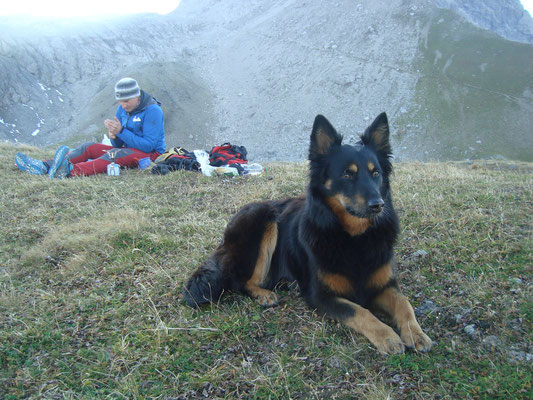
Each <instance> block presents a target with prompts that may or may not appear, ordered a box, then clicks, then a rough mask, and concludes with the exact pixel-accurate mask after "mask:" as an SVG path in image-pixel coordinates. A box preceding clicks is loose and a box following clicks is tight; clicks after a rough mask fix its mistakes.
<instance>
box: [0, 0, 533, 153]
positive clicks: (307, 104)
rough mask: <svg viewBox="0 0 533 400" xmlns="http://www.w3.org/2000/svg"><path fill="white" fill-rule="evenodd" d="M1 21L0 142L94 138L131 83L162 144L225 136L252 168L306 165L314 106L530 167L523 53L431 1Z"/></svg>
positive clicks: (427, 149)
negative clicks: (116, 93) (265, 163)
mask: <svg viewBox="0 0 533 400" xmlns="http://www.w3.org/2000/svg"><path fill="white" fill-rule="evenodd" d="M13 26H16V24H15V22H11V23H1V22H0V34H1V36H0V37H1V38H0V71H2V76H4V79H2V80H1V81H0V90H2V91H3V93H5V95H4V96H3V98H2V99H1V100H0V111H1V114H0V118H1V120H0V137H2V138H3V139H4V140H11V141H18V142H24V143H30V144H35V145H40V146H43V145H51V144H56V143H60V142H72V143H73V142H76V141H82V140H89V139H94V140H99V138H101V135H102V134H103V133H104V132H105V130H104V128H103V124H102V121H103V119H104V118H106V117H109V116H110V115H112V113H113V112H114V108H115V107H116V104H115V103H114V101H113V91H112V90H113V84H114V82H116V81H117V80H118V79H119V78H121V77H123V76H126V75H129V76H134V77H135V78H137V79H138V80H139V82H140V84H141V86H142V87H143V88H144V89H146V90H147V91H148V92H150V93H151V94H153V95H154V96H155V97H157V98H158V99H159V100H160V101H162V103H163V109H164V111H165V115H166V128H167V144H168V145H169V146H174V145H181V146H184V147H186V148H189V149H193V148H206V149H209V146H211V145H214V144H220V143H221V142H224V141H231V142H234V143H236V144H241V145H245V146H246V147H247V148H248V149H249V154H250V156H251V157H252V158H254V159H256V160H259V161H260V160H302V159H305V157H306V151H307V143H308V135H309V132H310V127H311V125H312V120H313V118H314V116H315V115H316V114H317V113H322V114H324V115H326V117H328V118H329V119H331V121H332V122H333V124H334V125H335V126H336V127H338V129H339V131H340V132H341V133H342V134H344V136H345V138H346V140H347V141H351V142H353V141H355V140H356V139H357V135H358V134H359V133H361V132H362V131H363V130H364V128H365V127H366V125H368V124H369V123H370V122H371V119H373V117H374V116H375V115H377V114H378V113H379V112H381V111H387V113H388V114H389V117H390V119H391V123H392V126H393V141H394V143H395V147H396V148H397V149H398V151H397V153H398V156H399V157H400V158H404V159H418V160H426V159H460V158H479V157H483V158H486V157H500V156H503V157H505V158H517V159H526V160H528V159H529V160H530V159H532V158H533V156H532V155H531V151H530V150H528V146H529V144H531V145H532V147H533V144H532V143H531V140H530V139H528V137H532V136H533V135H530V133H531V126H533V124H531V122H532V121H531V117H530V115H532V111H533V110H532V107H531V102H530V101H529V100H530V97H531V93H533V83H531V82H529V81H528V78H527V77H528V76H531V75H529V74H531V73H533V71H532V70H531V67H530V66H531V65H532V64H533V58H532V56H533V51H532V49H533V47H531V46H530V45H525V44H520V43H516V42H509V41H507V40H504V39H501V38H499V37H497V36H496V35H495V34H491V33H489V32H486V31H483V30H481V29H479V28H476V27H474V26H472V25H471V24H470V23H469V22H467V21H464V20H463V19H462V18H461V17H458V16H457V14H455V13H454V12H452V11H448V10H443V9H440V8H437V7H436V6H435V5H433V3H432V2H429V1H410V0H392V1H388V2H386V3H385V2H374V3H372V4H370V5H365V6H363V5H362V4H354V3H353V2H351V1H337V2H334V3H331V5H328V7H326V6H324V4H323V3H321V2H318V1H314V0H312V1H307V2H305V3H301V2H295V1H290V0H273V1H271V2H268V3H265V2H264V1H259V0H252V1H250V2H247V3H246V5H245V6H244V5H243V4H242V3H240V2H238V1H236V0H234V1H231V0H229V1H225V2H218V1H214V0H203V1H188V0H183V1H182V3H181V4H180V6H179V7H178V8H177V9H176V10H175V11H174V12H173V13H171V14H169V15H167V16H159V15H151V14H146V15H138V16H133V17H127V18H126V17H123V18H118V19H110V20H106V21H101V22H94V21H93V22H89V23H86V24H84V25H83V26H82V27H79V26H75V25H74V24H73V23H68V22H63V26H59V27H58V26H56V27H53V26H51V24H50V25H46V26H44V27H42V29H41V31H39V29H37V31H38V35H35V33H34V32H33V36H32V32H31V31H30V30H29V29H26V31H25V32H20V31H19V32H16V30H14V28H13ZM132 27H135V29H134V32H135V34H131V32H132ZM439 27H441V28H442V29H440V28H439ZM43 31H44V33H43ZM10 32H11V33H10ZM57 32H63V33H61V34H58V33H57ZM459 33H460V35H462V37H459ZM428 38H429V39H428ZM465 38H466V39H465ZM476 41H477V42H480V43H483V46H481V47H480V46H477V47H476ZM458 45H460V46H461V47H460V48H456V47H454V46H458ZM468 52H470V53H468ZM522 53H525V55H522ZM458 54H461V57H458V56H457V55H458ZM465 54H469V55H468V56H465ZM470 54H474V55H475V57H472V56H471V55H470ZM494 54H496V55H494ZM498 54H505V57H509V60H513V59H519V60H520V66H521V67H522V71H516V70H517V68H515V66H514V65H511V69H510V70H511V71H512V72H513V74H514V75H515V76H514V77H512V78H511V79H510V78H508V77H507V72H506V71H507V70H509V68H510V67H509V66H506V65H505V63H503V62H501V61H502V60H498ZM463 58H466V60H463ZM469 59H471V60H470V61H471V62H470V61H469ZM467 61H468V62H467ZM474 61H475V62H474ZM528 63H529V64H528ZM524 66H525V67H524ZM461 71H464V73H462V72H461ZM466 71H468V73H467V72H466ZM474 75H476V76H474ZM477 75H479V76H477ZM488 77H490V79H489V78H488ZM501 82H508V84H507V83H506V84H505V85H503V84H502V83H501ZM435 90H436V91H437V93H439V92H440V93H444V94H445V95H446V96H438V95H437V96H436V95H435ZM479 93H484V94H485V95H484V96H482V95H480V94H479ZM495 97H497V99H496V100H495V99H494V98H495ZM472 102H473V103H472ZM471 103H472V104H471ZM474 103H475V104H474ZM480 103H481V104H487V105H488V104H490V108H489V109H488V110H482V109H481V107H480V106H479V104H480ZM471 107H474V108H475V110H476V111H475V113H472V115H470V114H469V112H468V110H469V109H470V108H471ZM487 115H488V116H491V118H488V119H487ZM506 119H508V120H510V121H509V122H507V123H508V124H509V129H507V128H506V125H505V123H504V122H505V120H506ZM488 121H490V122H488ZM12 125H16V126H15V127H13V126H12ZM17 130H18V132H17ZM36 130H39V132H37V133H36V134H35V132H36ZM476 130H480V131H483V134H482V135H480V134H479V132H476ZM219 142H220V143H219ZM493 142H494V143H495V145H494V146H492V145H491V143H493ZM454 143H455V144H454ZM524 143H526V144H528V146H524ZM454 146H455V147H456V149H455V150H454V151H451V149H452V148H453V147H454ZM500 150H501V151H500Z"/></svg>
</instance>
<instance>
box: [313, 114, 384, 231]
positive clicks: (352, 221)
mask: <svg viewBox="0 0 533 400" xmlns="http://www.w3.org/2000/svg"><path fill="white" fill-rule="evenodd" d="M391 157H392V153H391V146H390V142H389V124H388V120H387V115H386V114H385V113H382V114H380V115H378V117H377V118H376V119H375V120H374V122H373V123H372V124H371V125H370V126H369V127H368V128H367V129H366V131H365V133H364V134H363V136H362V137H361V140H360V141H359V142H358V143H357V144H356V145H355V146H350V145H343V144H342V136H340V135H339V134H338V133H337V131H336V130H335V128H333V126H332V125H331V124H330V122H329V121H328V120H327V119H326V118H325V117H323V116H322V115H318V116H317V117H316V118H315V122H314V124H313V131H312V133H311V145H310V148H309V160H310V161H311V184H310V189H311V190H312V192H313V193H315V194H318V193H320V194H321V197H322V198H323V199H325V201H326V202H327V204H328V205H329V207H330V208H331V210H332V211H333V212H334V213H335V215H336V216H337V218H338V219H339V220H340V221H341V223H342V224H343V225H344V226H345V228H346V230H348V231H349V232H350V233H352V234H357V233H361V232H362V231H364V230H366V228H367V227H368V226H370V225H371V224H372V221H373V220H375V219H376V218H377V217H379V216H380V215H381V214H382V213H384V210H385V209H386V206H387V199H388V191H389V175H390V173H391V171H392V164H391Z"/></svg>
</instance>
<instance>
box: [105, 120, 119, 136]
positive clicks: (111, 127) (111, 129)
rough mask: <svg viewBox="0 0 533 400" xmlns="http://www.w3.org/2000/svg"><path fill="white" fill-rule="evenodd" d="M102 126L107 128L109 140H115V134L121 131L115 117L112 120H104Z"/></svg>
mask: <svg viewBox="0 0 533 400" xmlns="http://www.w3.org/2000/svg"><path fill="white" fill-rule="evenodd" d="M104 125H105V127H106V128H107V131H108V133H109V137H110V138H111V139H116V138H117V134H118V133H119V132H120V130H121V129H122V125H121V124H120V121H119V120H118V119H117V117H115V118H114V119H106V120H105V121H104Z"/></svg>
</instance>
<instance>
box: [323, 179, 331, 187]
mask: <svg viewBox="0 0 533 400" xmlns="http://www.w3.org/2000/svg"><path fill="white" fill-rule="evenodd" d="M332 185H333V181H332V180H331V179H328V180H327V181H326V183H325V184H324V187H325V188H326V189H328V190H331V187H332Z"/></svg>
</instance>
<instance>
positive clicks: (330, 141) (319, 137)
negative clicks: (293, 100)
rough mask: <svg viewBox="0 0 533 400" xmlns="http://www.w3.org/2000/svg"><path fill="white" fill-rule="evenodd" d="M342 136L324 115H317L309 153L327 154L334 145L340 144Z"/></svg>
mask: <svg viewBox="0 0 533 400" xmlns="http://www.w3.org/2000/svg"><path fill="white" fill-rule="evenodd" d="M341 142H342V136H340V135H339V134H338V133H337V131H336V130H335V128H334V127H333V125H331V124H330V122H329V121H328V120H327V119H326V117H324V116H323V115H320V114H319V115H317V116H316V118H315V122H314V124H313V131H312V132H311V147H310V148H309V154H310V155H313V154H327V153H328V152H329V150H330V149H331V148H332V147H333V146H340V145H341Z"/></svg>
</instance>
